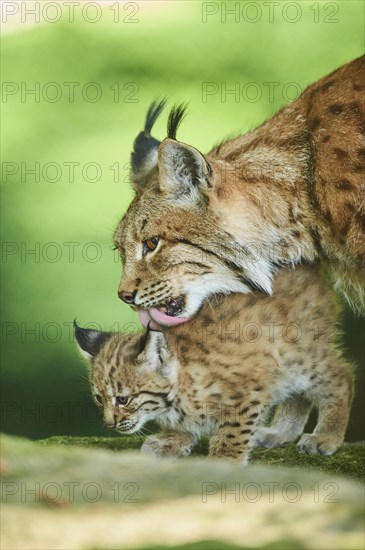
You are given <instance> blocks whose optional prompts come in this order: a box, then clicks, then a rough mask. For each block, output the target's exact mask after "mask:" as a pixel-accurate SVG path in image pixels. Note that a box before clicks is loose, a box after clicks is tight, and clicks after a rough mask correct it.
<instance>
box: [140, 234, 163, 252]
mask: <svg viewBox="0 0 365 550" xmlns="http://www.w3.org/2000/svg"><path fill="white" fill-rule="evenodd" d="M159 240H160V239H159V238H158V237H151V238H150V239H146V240H145V241H143V255H144V256H145V255H146V254H148V253H149V252H153V251H154V250H155V248H156V247H157V245H158V242H159Z"/></svg>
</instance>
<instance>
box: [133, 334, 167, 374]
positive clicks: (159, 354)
mask: <svg viewBox="0 0 365 550" xmlns="http://www.w3.org/2000/svg"><path fill="white" fill-rule="evenodd" d="M141 348H143V349H141V352H140V353H139V355H138V357H137V362H139V363H143V365H144V366H145V367H146V368H147V369H148V370H157V369H159V368H161V367H162V365H163V363H164V361H165V360H166V359H167V356H168V351H167V345H166V340H165V337H164V335H163V333H162V332H160V331H158V330H150V329H149V328H147V332H146V333H145V334H143V335H142V339H141Z"/></svg>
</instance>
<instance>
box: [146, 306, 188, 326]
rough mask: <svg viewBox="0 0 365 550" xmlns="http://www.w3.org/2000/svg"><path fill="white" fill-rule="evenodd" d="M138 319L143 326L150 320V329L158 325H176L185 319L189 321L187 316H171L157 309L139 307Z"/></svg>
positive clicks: (184, 321)
mask: <svg viewBox="0 0 365 550" xmlns="http://www.w3.org/2000/svg"><path fill="white" fill-rule="evenodd" d="M138 315H139V320H140V321H141V323H142V325H143V326H144V327H147V325H148V323H149V322H150V321H152V323H151V325H150V327H151V328H152V329H156V328H157V329H158V328H159V327H158V325H162V326H165V327H173V326H176V325H181V324H182V323H186V321H189V319H188V318H187V317H171V316H170V315H166V313H163V312H162V311H160V310H159V309H156V308H153V309H149V310H146V309H140V310H139V311H138Z"/></svg>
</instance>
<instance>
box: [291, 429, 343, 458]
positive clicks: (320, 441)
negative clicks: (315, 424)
mask: <svg viewBox="0 0 365 550" xmlns="http://www.w3.org/2000/svg"><path fill="white" fill-rule="evenodd" d="M341 445H342V439H340V438H338V437H336V436H333V435H325V434H303V435H302V437H301V438H300V440H299V441H298V443H297V449H298V451H299V452H300V453H305V454H308V455H313V454H321V455H332V454H333V453H335V452H336V451H337V450H338V449H339V448H340V447H341Z"/></svg>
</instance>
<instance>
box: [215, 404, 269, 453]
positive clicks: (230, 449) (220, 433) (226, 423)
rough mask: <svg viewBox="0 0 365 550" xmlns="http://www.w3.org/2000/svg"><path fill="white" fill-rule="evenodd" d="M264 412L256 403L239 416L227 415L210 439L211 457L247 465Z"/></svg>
mask: <svg viewBox="0 0 365 550" xmlns="http://www.w3.org/2000/svg"><path fill="white" fill-rule="evenodd" d="M258 405H260V404H258ZM262 411H263V407H262V406H259V407H258V406H257V402H255V401H254V402H252V403H250V404H249V405H247V406H245V405H244V406H243V408H242V409H241V411H239V413H238V414H232V415H225V417H224V419H222V421H221V422H220V423H219V424H218V426H217V428H216V430H215V433H214V434H213V436H212V437H211V439H210V445H209V456H211V457H214V458H223V459H226V460H229V461H230V462H234V463H236V464H247V463H248V459H249V454H250V450H251V448H252V447H253V446H254V434H255V431H256V427H257V425H258V424H259V421H260V418H261V416H262Z"/></svg>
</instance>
